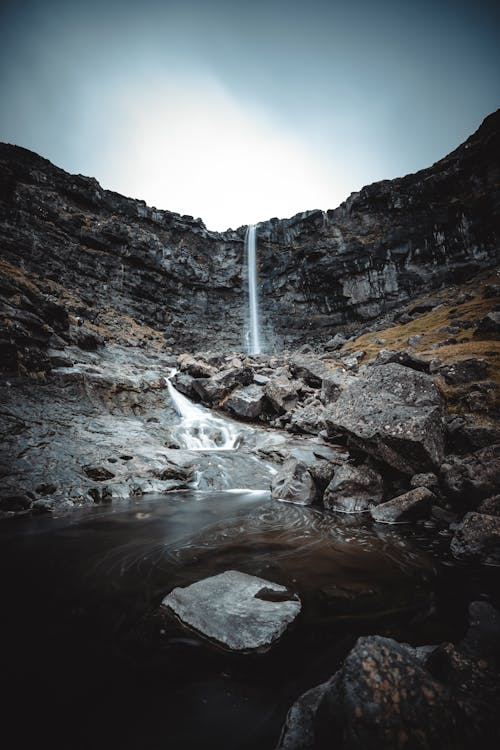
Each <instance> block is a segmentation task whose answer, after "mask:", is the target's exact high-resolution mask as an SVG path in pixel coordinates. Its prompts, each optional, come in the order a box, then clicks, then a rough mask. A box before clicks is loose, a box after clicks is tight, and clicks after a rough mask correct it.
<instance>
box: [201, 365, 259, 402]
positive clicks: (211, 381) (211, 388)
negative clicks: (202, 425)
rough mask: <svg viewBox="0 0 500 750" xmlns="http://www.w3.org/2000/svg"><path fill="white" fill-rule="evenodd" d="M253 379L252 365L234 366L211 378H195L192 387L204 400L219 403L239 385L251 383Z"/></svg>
mask: <svg viewBox="0 0 500 750" xmlns="http://www.w3.org/2000/svg"><path fill="white" fill-rule="evenodd" d="M252 381H253V372H252V368H251V367H232V368H230V369H227V370H221V371H220V372H218V373H217V374H216V375H213V376H212V377H210V378H197V379H195V380H193V384H192V387H193V390H194V391H195V393H197V394H198V396H199V397H200V398H201V400H202V401H205V402H207V403H217V402H219V401H221V400H222V399H223V398H224V397H225V396H227V394H228V393H231V391H232V390H234V389H235V388H237V387H238V386H239V385H250V383H251V382H252Z"/></svg>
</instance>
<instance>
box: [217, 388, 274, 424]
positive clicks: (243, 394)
mask: <svg viewBox="0 0 500 750" xmlns="http://www.w3.org/2000/svg"><path fill="white" fill-rule="evenodd" d="M264 401H265V394H264V389H263V387H262V386H260V385H256V384H255V383H252V385H247V386H245V387H244V388H237V389H236V390H235V391H233V392H232V393H231V395H230V396H229V398H228V399H227V400H226V401H225V402H224V408H225V409H228V410H229V411H232V412H233V413H234V414H236V416H237V417H241V418H242V419H255V418H256V417H258V416H260V414H262V410H263V408H264Z"/></svg>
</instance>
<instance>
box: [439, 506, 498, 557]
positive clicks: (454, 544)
mask: <svg viewBox="0 0 500 750" xmlns="http://www.w3.org/2000/svg"><path fill="white" fill-rule="evenodd" d="M450 549H451V552H452V554H453V556H454V557H456V558H457V560H467V561H469V562H481V563H485V564H486V565H500V518H499V517H498V516H490V515H486V514H483V513H474V512H471V513H466V515H465V516H464V519H463V521H462V523H461V526H460V527H459V528H458V529H457V531H456V532H455V534H454V536H453V539H452V540H451V547H450Z"/></svg>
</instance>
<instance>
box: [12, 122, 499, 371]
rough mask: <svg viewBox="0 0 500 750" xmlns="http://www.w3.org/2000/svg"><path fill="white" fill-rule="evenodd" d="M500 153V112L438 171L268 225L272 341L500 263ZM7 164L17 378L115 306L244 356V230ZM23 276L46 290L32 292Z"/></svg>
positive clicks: (353, 317) (370, 314) (19, 159)
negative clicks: (39, 354) (20, 369)
mask: <svg viewBox="0 0 500 750" xmlns="http://www.w3.org/2000/svg"><path fill="white" fill-rule="evenodd" d="M499 154H500V110H499V111H497V112H496V113H494V114H492V115H490V116H489V117H488V118H486V120H485V121H484V122H483V124H482V125H481V127H480V128H479V130H478V131H477V132H476V133H475V134H474V135H473V136H471V137H470V138H469V139H468V140H467V141H466V143H464V144H463V145H462V146H460V147H459V148H457V149H456V150H455V151H454V152H453V153H451V154H450V155H449V156H447V157H445V158H444V159H442V160H441V161H439V162H437V163H436V164H435V165H433V166H432V167H430V168H429V169H425V170H422V171H420V172H417V173H416V174H412V175H408V176H406V177H403V178H401V179H396V180H391V181H384V182H379V183H375V184H373V185H369V186H367V187H365V188H363V189H362V190H361V191H360V192H359V193H356V194H353V195H351V196H350V197H349V198H348V200H347V201H346V202H345V203H343V204H342V205H341V206H339V207H338V208H336V209H335V210H331V211H327V212H326V213H324V212H322V211H310V212H306V213H303V214H298V215H297V216H295V217H293V218H291V219H285V220H279V219H271V220H269V221H267V222H263V223H261V224H259V225H258V256H259V284H260V292H261V307H262V317H263V327H264V330H265V339H266V342H267V347H268V348H277V349H278V348H281V347H283V345H293V344H295V343H297V342H299V343H300V342H304V341H308V340H310V339H318V340H322V339H323V340H324V339H326V338H327V337H328V336H330V335H331V333H332V331H335V330H336V329H338V328H339V327H340V328H345V327H346V326H349V325H350V324H357V326H358V327H359V325H360V324H361V325H365V323H366V321H370V320H373V319H374V318H377V317H379V316H381V315H383V314H384V313H385V312H386V311H387V310H389V309H391V308H393V307H395V306H397V305H398V304H401V303H404V302H407V301H408V300H409V299H411V298H412V297H413V296H415V295H417V294H418V293H421V292H422V291H423V290H428V289H432V288H439V287H440V286H441V285H443V284H445V283H451V282H456V281H460V280H463V279H466V278H468V277H469V276H470V275H471V274H472V273H474V272H477V271H479V270H481V269H482V268H485V267H490V266H493V265H494V264H495V262H496V261H497V259H498V248H499V237H500V164H499ZM0 163H1V172H0V247H1V254H2V257H3V258H4V261H5V262H4V263H3V265H2V269H1V270H2V277H3V279H4V281H3V282H2V283H3V292H4V296H5V298H6V302H5V303H4V305H3V315H2V323H1V329H2V330H1V336H0V338H1V340H2V341H1V348H2V352H3V354H4V355H5V356H4V362H8V369H9V368H10V369H14V370H15V369H16V367H17V362H18V357H19V351H21V352H22V351H23V349H24V350H26V349H27V350H31V349H33V347H34V348H35V350H36V349H40V350H41V351H43V349H44V347H45V346H46V344H47V341H48V340H49V338H50V336H51V335H54V334H56V335H57V336H61V335H62V337H63V338H64V336H65V335H67V334H65V330H66V328H67V320H66V318H67V312H68V311H69V312H70V313H71V314H73V315H78V317H80V318H81V319H82V320H84V321H85V322H86V323H90V324H91V325H93V326H94V327H97V328H98V326H99V324H100V322H102V321H103V320H105V319H106V315H107V313H108V312H109V311H110V310H113V311H115V312H116V313H118V314H119V315H126V316H129V317H130V319H131V321H132V322H133V321H135V322H137V323H140V324H147V325H148V326H150V327H151V328H152V329H154V330H155V331H156V332H158V333H160V334H161V335H162V336H163V335H164V343H166V344H167V345H171V346H172V347H173V348H174V350H183V349H191V350H192V349H196V348H200V347H205V348H206V346H207V345H209V346H217V347H219V348H229V347H233V348H241V346H242V343H241V342H242V341H243V338H244V331H245V327H246V322H245V315H246V313H245V304H244V296H245V291H244V290H245V284H246V269H245V263H244V235H245V228H244V227H242V228H240V229H238V230H237V231H232V230H229V231H227V232H225V233H216V232H210V231H208V230H207V229H206V227H205V226H204V224H203V222H202V221H201V220H200V219H196V220H195V219H193V218H192V217H190V216H179V215H178V214H174V213H171V212H169V211H160V210H157V209H156V208H150V207H148V206H146V205H145V203H144V202H142V201H137V200H133V199H130V198H125V197H123V196H121V195H118V194H116V193H112V192H110V191H107V190H103V189H102V188H101V187H100V185H99V184H98V182H97V181H96V180H94V179H92V178H88V177H83V176H81V175H77V176H74V175H69V174H67V173H66V172H64V171H63V170H61V169H58V168H57V167H55V166H53V165H52V164H51V163H50V162H48V161H47V160H45V159H43V158H41V157H40V156H37V155H36V154H34V153H32V152H30V151H27V150H25V149H22V148H19V147H16V146H10V145H7V144H1V145H0ZM19 274H21V276H22V277H23V278H25V279H28V282H29V283H31V282H35V286H36V289H33V288H31V289H30V288H28V286H26V284H25V285H24V286H22V288H21V287H20V286H19ZM30 295H31V296H30ZM63 298H64V299H63ZM61 303H62V307H63V308H64V309H61ZM65 310H66V312H65Z"/></svg>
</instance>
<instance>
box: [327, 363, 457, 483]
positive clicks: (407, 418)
mask: <svg viewBox="0 0 500 750" xmlns="http://www.w3.org/2000/svg"><path fill="white" fill-rule="evenodd" d="M325 421H326V425H327V429H328V430H329V431H331V432H332V434H334V433H336V432H338V431H339V430H340V431H341V432H343V433H345V434H346V435H347V436H348V437H349V439H350V440H351V441H352V443H353V444H354V445H356V446H358V447H360V448H361V449H362V450H364V451H366V452H367V453H369V454H370V455H372V456H374V457H375V458H377V459H379V460H381V461H383V462H385V463H387V464H389V465H390V466H392V467H394V468H395V469H398V470H399V471H401V472H403V473H405V474H415V473H419V472H425V471H429V470H432V469H433V468H434V467H436V466H439V465H440V464H441V462H442V459H443V453H444V425H443V403H442V399H441V397H440V395H439V393H438V392H437V390H436V388H435V386H434V383H433V381H432V378H431V377H430V376H429V375H426V374H424V373H421V372H416V371H414V370H411V369H409V368H408V367H403V366H401V365H397V364H388V365H381V366H379V367H370V368H365V370H364V372H363V373H362V374H360V375H359V376H358V377H357V378H353V379H352V381H351V382H350V383H349V384H348V385H346V387H345V388H344V389H343V390H342V392H341V393H340V395H339V397H338V399H337V401H335V402H334V403H333V404H331V405H330V406H329V407H328V408H327V410H326V414H325Z"/></svg>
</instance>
